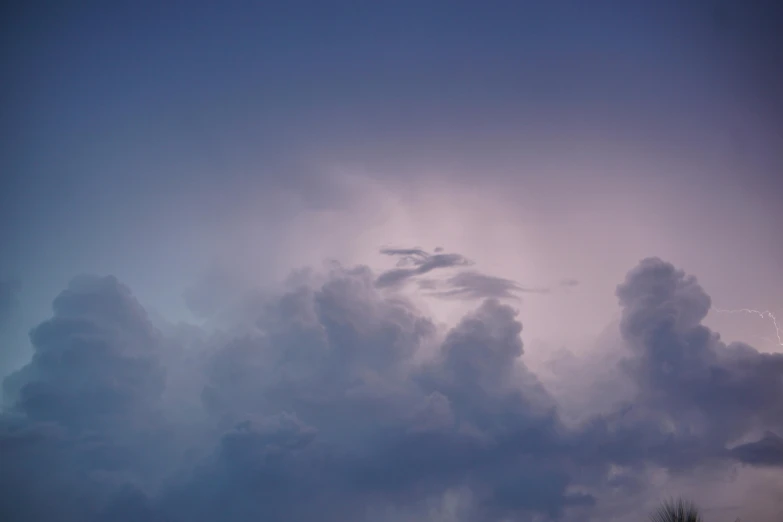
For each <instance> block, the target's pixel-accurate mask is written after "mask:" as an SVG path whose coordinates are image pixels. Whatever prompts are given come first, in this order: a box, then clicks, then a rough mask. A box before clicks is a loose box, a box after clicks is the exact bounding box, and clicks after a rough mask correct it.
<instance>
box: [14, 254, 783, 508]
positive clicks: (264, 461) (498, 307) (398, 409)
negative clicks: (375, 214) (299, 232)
mask: <svg viewBox="0 0 783 522" xmlns="http://www.w3.org/2000/svg"><path fill="white" fill-rule="evenodd" d="M398 255H404V256H412V257H414V258H415V259H419V260H421V259H430V258H429V257H428V256H427V255H422V254H421V253H419V252H417V251H406V252H405V253H398ZM422 264H424V263H423V262H420V263H419V265H415V263H414V266H421V265H422ZM377 280H378V278H377V277H376V275H375V274H374V273H373V272H372V271H371V270H369V269H368V268H365V267H358V268H343V267H339V266H333V267H332V268H331V269H330V271H329V272H328V273H327V274H321V275H317V274H309V275H307V274H306V275H303V276H302V277H298V278H294V279H291V281H290V282H289V285H288V287H287V288H286V290H285V291H283V292H282V293H281V294H280V295H278V296H277V297H275V298H267V299H266V300H265V301H264V302H263V303H260V304H259V303H256V305H254V306H256V307H255V308H253V315H254V320H253V322H252V325H248V328H244V329H242V330H238V331H237V332H231V331H226V332H214V333H211V334H207V333H204V334H203V335H194V334H192V333H189V334H188V335H187V336H184V335H183V336H178V337H174V338H172V337H170V336H177V335H178V334H177V333H176V332H175V331H172V332H167V333H166V335H164V334H163V333H161V332H160V331H159V330H157V329H155V328H154V327H153V326H152V325H151V324H150V322H149V320H148V319H147V317H146V313H145V312H144V310H143V308H142V307H141V306H140V305H139V304H138V303H137V302H136V300H135V299H134V298H133V297H132V295H131V294H130V292H129V290H128V289H127V288H125V287H124V286H122V285H121V284H119V283H118V282H117V281H116V280H115V279H114V278H87V277H85V278H78V279H76V280H74V281H73V282H72V283H71V284H70V285H69V287H68V288H67V289H66V290H65V291H64V292H62V293H61V294H60V295H59V296H58V297H57V299H55V301H54V305H53V316H52V317H51V318H50V319H48V320H47V321H45V322H43V323H41V325H39V326H38V327H36V328H35V329H34V330H33V331H32V333H31V341H32V344H33V347H34V348H35V355H34V357H33V359H32V360H31V362H30V363H29V364H28V365H27V366H26V367H24V368H23V369H21V370H20V371H19V372H17V373H16V374H14V375H12V376H10V377H9V378H8V379H6V381H5V382H4V389H5V392H6V393H7V394H8V395H9V396H10V397H11V398H12V399H13V400H12V402H13V404H14V408H13V410H12V411H7V412H5V413H3V415H2V417H0V460H2V462H3V466H2V467H0V515H2V518H3V520H11V521H15V520H33V521H35V520H74V521H76V520H80V521H88V522H90V521H109V520H119V521H123V520H128V521H130V520H140V519H144V520H153V521H161V522H162V521H166V522H176V521H180V520H182V521H184V520H188V521H196V522H198V521H205V522H206V521H208V520H215V519H221V520H226V521H229V522H233V521H236V522H244V521H249V520H281V519H284V520H289V521H294V522H295V521H297V520H313V519H318V520H325V521H329V520H335V521H337V520H346V519H350V520H368V519H370V518H372V517H371V515H370V513H377V512H383V511H384V510H389V509H393V508H394V509H397V508H405V509H407V510H408V512H409V513H414V516H419V515H421V516H424V515H425V513H424V512H423V511H422V512H420V513H419V512H417V510H420V509H424V508H422V507H421V506H426V505H428V502H431V501H432V499H438V498H443V497H444V495H448V494H452V493H450V492H456V491H462V492H469V494H468V493H465V495H466V496H465V497H464V498H465V501H464V502H463V503H462V504H461V505H462V508H461V509H462V511H461V512H460V513H459V514H458V517H459V519H461V520H478V521H484V520H486V521H490V520H498V519H509V520H520V521H525V520H532V519H533V517H535V516H543V517H545V518H550V519H557V518H563V517H566V518H567V517H576V518H580V517H581V518H587V517H589V512H590V510H591V509H593V506H594V505H596V503H600V502H601V498H602V495H604V494H605V493H606V492H608V491H613V492H614V494H616V493H617V491H624V492H625V493H626V494H627V495H636V494H639V492H640V491H643V490H644V487H645V485H644V484H645V482H644V480H645V478H644V477H645V475H644V470H645V469H646V468H648V467H649V466H654V467H655V466H657V467H663V468H666V469H668V470H669V471H671V472H673V473H687V472H689V471H691V470H694V469H698V468H700V467H704V466H728V465H730V464H731V462H732V461H739V462H743V463H745V464H749V465H779V462H780V460H779V459H780V447H781V445H780V438H779V436H778V435H776V434H775V433H773V432H775V431H777V430H779V429H780V427H781V426H780V423H781V419H783V416H781V408H782V407H783V405H781V399H780V397H782V396H783V394H781V391H782V390H781V386H783V385H782V384H781V376H783V369H782V368H781V364H780V356H777V355H772V354H762V353H759V352H757V351H756V350H754V349H753V348H751V347H749V346H747V345H742V344H733V345H725V344H723V343H721V342H720V340H719V338H718V337H717V335H715V334H713V333H712V332H710V331H709V330H708V329H706V328H705V327H704V326H702V325H701V324H700V322H701V320H702V319H703V318H704V316H705V314H706V312H707V310H708V309H709V304H710V300H709V297H708V296H707V294H706V293H705V292H704V291H703V290H702V289H701V287H700V286H699V285H698V282H697V281H696V280H695V279H694V278H692V277H689V276H687V275H685V274H684V273H682V272H681V271H679V270H677V269H676V268H674V267H673V266H672V265H670V264H668V263H665V262H663V261H661V260H658V259H647V260H644V261H642V262H641V263H640V264H639V266H637V267H636V268H635V269H633V270H632V271H631V272H630V273H629V274H628V277H627V278H626V280H625V282H623V283H622V284H621V285H620V286H619V287H618V290H617V295H618V298H619V300H620V304H621V307H622V310H623V316H622V321H621V325H620V333H621V334H622V337H623V340H624V343H625V345H626V347H627V353H626V354H625V358H624V360H623V363H622V365H621V367H620V368H619V369H621V370H622V371H624V372H627V374H628V375H629V376H630V377H632V378H633V379H632V380H633V382H635V383H636V389H635V390H634V395H633V399H632V401H631V402H630V403H629V404H627V405H624V406H622V407H620V408H617V409H615V410H614V411H612V412H611V413H610V414H603V415H593V416H590V417H589V418H588V419H587V420H586V421H585V422H584V423H583V424H581V425H578V426H571V427H569V426H567V425H566V424H565V423H564V422H563V421H562V420H561V416H560V413H559V407H558V405H557V403H556V401H555V400H554V399H553V397H551V396H550V394H549V393H548V391H547V390H546V389H545V387H544V386H543V385H542V384H541V382H539V380H538V378H537V377H536V375H535V374H534V373H533V372H532V371H530V370H529V369H528V367H527V365H526V364H525V363H524V347H523V343H522V340H521V333H522V324H521V322H520V321H519V319H518V317H517V313H516V312H515V310H514V309H513V308H511V307H509V306H507V305H504V304H502V303H500V302H499V301H498V300H495V299H488V300H485V301H484V302H483V303H482V304H481V305H480V306H478V307H477V308H476V310H474V311H473V312H471V313H469V314H467V315H466V316H465V317H464V318H463V319H462V320H461V321H460V322H459V323H458V324H456V325H455V326H454V327H453V328H451V329H450V330H449V331H448V332H445V335H443V336H441V334H440V333H439V332H438V330H437V329H436V327H435V325H434V324H433V323H432V321H431V320H430V319H428V318H427V317H426V316H424V315H423V314H422V313H421V312H419V311H418V310H417V309H416V308H415V307H414V306H413V305H412V304H411V303H409V302H407V301H406V300H405V299H404V298H402V297H400V296H388V295H386V294H384V293H383V292H381V291H380V290H379V289H378V288H377ZM487 293H490V292H487ZM248 315H250V314H249V312H248ZM196 341H197V342H196ZM186 344H187V345H188V347H189V349H191V350H197V351H196V352H190V353H188V352H187V350H183V347H184V346H185V345H186ZM431 346H435V351H434V353H433V354H432V355H431V356H430V357H429V358H427V359H426V360H425V361H423V362H417V360H416V358H415V356H416V354H417V353H419V352H421V351H422V350H424V349H425V347H431ZM194 361H195V362H194ZM164 367H165V371H164ZM194 383H195V384H194ZM198 383H201V384H198ZM185 390H192V392H188V393H190V394H191V395H193V394H197V395H199V396H198V397H195V398H196V399H197V403H198V404H197V406H196V407H195V408H194V406H193V404H191V403H190V402H187V401H188V399H187V397H186V396H187V393H185ZM191 399H193V397H191ZM183 412H188V413H187V414H186V415H183ZM757 430H770V433H769V434H768V435H767V436H766V437H765V438H764V439H762V440H761V441H759V442H757V443H751V444H743V445H740V446H736V445H735V444H732V443H733V442H734V441H736V440H739V438H741V437H747V436H748V435H749V434H752V433H753V432H755V431H757ZM744 440H747V438H745V439H744ZM732 445H734V446H735V447H733V449H729V448H731V447H732ZM617 466H620V467H622V469H624V470H625V471H624V472H623V474H621V475H619V476H618V475H617V473H616V472H615V471H613V469H615V468H616V467H617ZM716 469H717V468H716ZM73 499H80V500H79V501H78V502H74V500H73ZM411 510H412V511H411Z"/></svg>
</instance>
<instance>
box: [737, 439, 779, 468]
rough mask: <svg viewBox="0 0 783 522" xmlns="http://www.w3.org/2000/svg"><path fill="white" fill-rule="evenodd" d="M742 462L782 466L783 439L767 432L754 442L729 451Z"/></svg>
mask: <svg viewBox="0 0 783 522" xmlns="http://www.w3.org/2000/svg"><path fill="white" fill-rule="evenodd" d="M731 452H732V454H733V456H734V457H735V458H736V459H737V460H740V461H742V462H746V463H748V464H754V465H761V466H783V437H780V436H779V435H777V434H776V433H772V432H767V433H766V434H765V435H764V437H763V438H761V439H760V440H758V441H756V442H750V443H748V444H741V445H739V446H737V447H735V448H733V449H732V450H731Z"/></svg>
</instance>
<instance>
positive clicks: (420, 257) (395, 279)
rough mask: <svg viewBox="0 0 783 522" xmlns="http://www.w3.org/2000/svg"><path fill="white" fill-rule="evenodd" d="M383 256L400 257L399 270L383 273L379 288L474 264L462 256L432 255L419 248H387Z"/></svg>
mask: <svg viewBox="0 0 783 522" xmlns="http://www.w3.org/2000/svg"><path fill="white" fill-rule="evenodd" d="M381 253H382V254H385V255H388V256H396V257H399V258H400V260H399V261H398V263H397V268H394V269H392V270H387V271H386V272H383V273H381V274H380V275H379V276H378V279H377V280H376V283H375V284H376V285H377V286H378V287H379V288H387V287H394V286H400V285H402V284H404V283H406V282H407V281H409V280H410V279H412V278H414V277H416V276H420V275H424V274H427V273H429V272H432V271H433V270H437V269H441V268H453V267H458V266H468V265H472V264H473V263H472V262H471V261H470V260H468V259H466V258H465V257H464V256H462V255H460V254H444V253H435V254H430V253H428V252H425V251H424V250H421V249H419V248H385V249H382V250H381Z"/></svg>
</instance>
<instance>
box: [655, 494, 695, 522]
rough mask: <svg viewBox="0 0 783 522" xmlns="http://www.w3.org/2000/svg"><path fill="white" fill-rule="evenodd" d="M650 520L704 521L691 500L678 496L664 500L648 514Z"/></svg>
mask: <svg viewBox="0 0 783 522" xmlns="http://www.w3.org/2000/svg"><path fill="white" fill-rule="evenodd" d="M650 522H704V519H703V518H701V513H699V509H698V508H697V507H696V505H695V504H693V502H690V501H688V500H684V499H682V498H679V499H677V500H669V501H667V502H664V503H663V504H662V505H661V506H660V507H659V508H658V509H656V510H655V511H653V512H652V513H651V514H650Z"/></svg>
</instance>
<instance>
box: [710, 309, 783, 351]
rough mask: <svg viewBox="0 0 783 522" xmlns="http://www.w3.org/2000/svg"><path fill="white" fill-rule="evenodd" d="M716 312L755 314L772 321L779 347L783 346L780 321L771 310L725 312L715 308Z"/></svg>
mask: <svg viewBox="0 0 783 522" xmlns="http://www.w3.org/2000/svg"><path fill="white" fill-rule="evenodd" d="M714 310H715V311H716V312H720V313H722V314H755V315H758V316H759V317H761V318H762V319H771V320H772V325H773V326H774V327H775V335H776V336H777V338H778V345H780V346H783V333H781V332H780V326H779V325H778V320H777V318H776V317H775V315H774V314H773V313H772V312H770V311H769V310H763V311H762V310H753V309H751V308H738V309H736V310H723V309H720V308H715V309H714ZM773 342H774V340H773Z"/></svg>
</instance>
